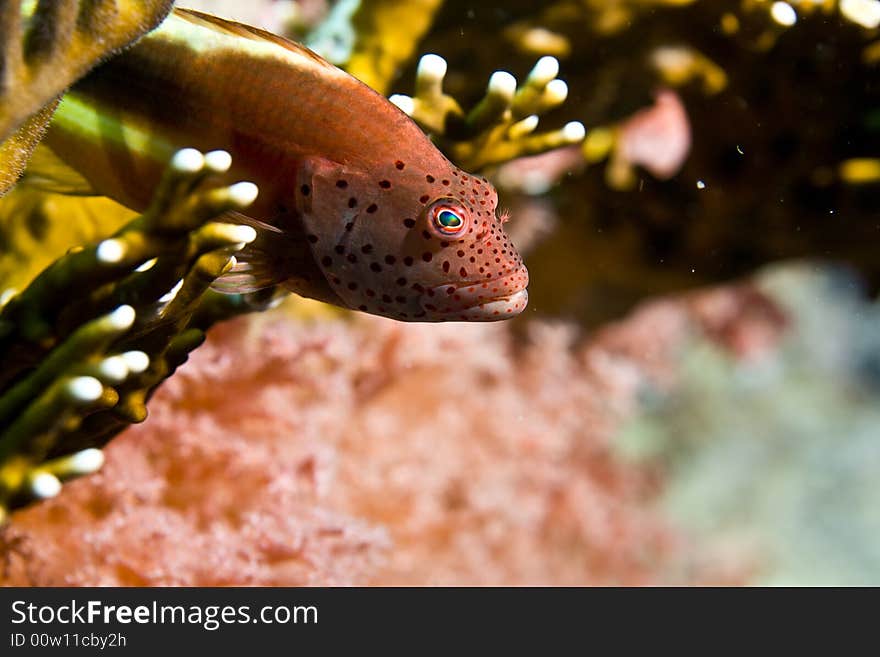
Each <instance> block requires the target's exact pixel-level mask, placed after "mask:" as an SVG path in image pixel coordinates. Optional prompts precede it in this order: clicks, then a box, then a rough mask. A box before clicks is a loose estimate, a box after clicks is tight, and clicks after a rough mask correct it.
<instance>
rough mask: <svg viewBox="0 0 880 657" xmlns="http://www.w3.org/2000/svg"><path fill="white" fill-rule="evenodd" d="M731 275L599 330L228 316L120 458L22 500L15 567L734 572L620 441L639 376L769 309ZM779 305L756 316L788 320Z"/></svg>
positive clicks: (172, 572) (431, 579) (45, 572)
mask: <svg viewBox="0 0 880 657" xmlns="http://www.w3.org/2000/svg"><path fill="white" fill-rule="evenodd" d="M719 294H721V295H722V296H721V301H717V302H711V301H710V300H707V299H706V298H704V299H702V300H700V295H696V296H695V297H693V298H692V299H691V300H690V301H660V302H655V303H652V304H651V305H649V306H646V307H644V308H643V309H641V310H639V311H638V312H636V313H635V314H634V315H633V316H632V317H630V318H629V319H628V320H626V321H623V322H621V323H619V324H616V325H612V326H609V327H606V328H605V329H603V330H602V331H601V332H599V333H598V334H596V335H595V336H593V337H592V338H590V339H588V340H587V341H586V342H584V341H583V340H582V339H580V338H579V337H578V335H577V333H576V331H575V330H574V329H573V328H572V327H571V326H568V325H564V324H553V323H546V322H538V321H532V322H526V323H524V324H523V326H525V327H526V332H525V333H526V337H525V338H517V337H516V335H517V334H516V333H515V332H514V331H513V330H511V325H510V324H457V323H451V324H440V325H406V324H398V323H395V322H392V321H389V320H384V319H381V318H376V317H369V316H358V317H353V318H346V319H344V320H333V321H327V322H324V323H321V324H316V323H312V324H307V323H303V322H298V321H294V320H292V319H289V318H287V317H286V316H282V315H280V314H277V313H276V314H274V315H272V314H270V315H266V316H261V317H252V318H248V319H240V320H236V321H233V322H230V323H228V324H226V325H222V326H219V327H217V328H215V329H214V330H213V331H212V333H211V334H210V336H209V339H208V341H207V343H206V344H205V345H204V346H203V347H202V348H200V349H199V350H197V351H196V352H195V353H194V354H193V356H192V358H191V360H190V362H188V363H187V364H186V365H184V366H183V367H182V368H181V370H180V371H179V372H178V373H177V374H176V375H175V376H174V377H172V378H171V379H170V380H169V381H168V382H167V383H166V384H165V385H164V386H163V387H162V388H161V389H160V390H159V391H158V393H157V394H156V395H155V397H154V399H153V400H152V402H151V405H150V417H149V418H148V420H147V421H146V422H145V423H144V424H143V425H141V426H137V427H133V428H132V429H130V430H128V431H126V432H125V433H124V434H123V435H121V436H119V437H118V438H116V439H115V440H114V441H113V442H112V443H111V444H110V445H109V446H108V448H107V450H106V454H107V464H106V466H105V468H104V469H103V471H102V472H100V473H98V474H96V475H94V476H91V477H89V478H85V479H82V480H79V481H76V482H73V483H71V484H69V485H67V486H65V489H64V491H63V492H62V494H61V495H60V496H59V497H58V498H56V499H53V500H50V501H47V502H44V503H42V504H39V505H35V506H33V507H31V508H28V509H24V510H21V511H19V512H17V513H16V514H14V516H13V518H12V522H11V524H10V525H9V526H7V527H6V528H5V530H3V533H2V534H0V554H2V555H3V556H4V558H5V569H4V571H3V572H4V575H3V580H2V581H3V583H5V584H19V585H21V584H33V585H231V584H252V585H349V584H403V585H411V584H414V585H423V584H444V585H452V584H491V585H501V584H547V585H554V584H557V585H569V584H653V583H664V582H670V581H675V582H679V583H682V582H691V581H719V580H724V581H729V580H730V579H735V576H736V575H735V574H734V575H726V574H725V575H722V574H719V573H717V572H716V573H713V572H711V568H709V567H701V566H700V565H699V559H698V556H694V551H693V549H692V548H691V547H689V546H688V543H687V541H686V540H685V539H684V537H682V536H680V535H679V532H677V530H676V529H675V527H673V526H672V524H671V523H670V521H669V520H668V519H666V518H665V517H664V516H663V514H662V512H661V511H659V510H658V507H657V500H658V494H659V492H660V491H661V490H662V484H663V478H662V471H661V469H660V467H659V466H654V465H651V464H650V463H648V464H636V463H632V462H628V461H625V460H622V458H621V457H619V456H618V455H617V454H616V453H615V451H614V449H613V444H612V439H613V436H614V434H615V431H616V430H617V429H618V427H619V426H620V423H621V421H622V420H623V419H625V418H626V417H628V416H629V415H631V414H632V413H633V411H634V410H635V409H636V407H637V403H636V400H637V395H638V393H639V391H640V390H641V389H642V388H643V387H644V386H646V385H649V384H650V385H665V384H664V381H666V382H668V381H671V380H672V379H673V378H674V369H675V368H674V365H675V362H676V361H675V355H676V353H677V350H678V348H679V347H680V345H681V343H682V341H683V340H684V339H685V338H686V336H687V335H688V334H689V333H691V332H693V330H694V328H695V327H697V328H699V327H701V326H707V327H716V328H715V329H713V330H716V329H717V330H716V332H718V333H719V334H720V336H721V337H724V336H730V335H736V332H735V331H733V332H731V331H732V329H731V326H732V324H733V323H735V322H734V320H733V317H734V316H735V315H736V313H735V312H734V308H736V307H739V308H742V307H743V305H745V306H746V307H759V309H760V308H763V306H762V304H761V303H757V304H756V301H755V298H754V295H751V296H750V294H745V293H740V294H734V293H730V292H726V291H722V292H721V293H719ZM737 304H739V305H737ZM762 312H763V311H761V312H754V313H750V314H747V315H746V316H747V317H748V319H749V321H750V322H752V324H753V325H758V324H760V322H761V321H762V318H765V319H767V321H769V322H770V323H772V321H775V319H776V318H775V317H772V316H771V315H772V314H768V313H766V312H763V314H762ZM718 314H720V315H722V317H721V319H718V318H717V317H716V315H718ZM715 320H717V321H715ZM765 323H767V322H765ZM718 327H722V328H723V330H722V328H718ZM724 327H726V328H724ZM765 328H766V327H765ZM768 330H769V329H768ZM710 334H712V333H711V331H710ZM758 334H759V335H761V336H765V335H767V330H764V329H761V330H759V331H758ZM737 340H738V338H737ZM728 570H729V569H728ZM725 572H727V571H725ZM733 572H734V573H735V572H736V571H735V569H734V571H733Z"/></svg>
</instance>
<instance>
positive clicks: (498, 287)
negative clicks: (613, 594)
mask: <svg viewBox="0 0 880 657" xmlns="http://www.w3.org/2000/svg"><path fill="white" fill-rule="evenodd" d="M0 137H2V143H0V196H2V198H0V583H2V584H3V585H5V586H235V585H247V586H376V585H383V586H385V585H404V586H429V585H438V586H462V585H478V586H513V585H518V586H523V585H525V586H532V585H547V586H619V585H625V586H643V585H644V586H656V585H674V586H687V585H720V586H748V585H783V586H830V585H856V586H858V585H880V296H878V292H880V0H788V1H786V2H782V1H778V2H777V1H771V0H546V1H543V2H535V1H525V0H508V1H503V0H498V1H496V2H474V1H473V0H471V1H470V2H462V1H460V0H446V1H444V0H249V1H248V2H244V1H233V0H187V1H186V2H184V1H183V0H181V2H180V3H175V2H172V1H171V0H139V1H136V0H57V1H54V0H53V1H46V0H25V1H23V2H15V1H13V2H8V3H0Z"/></svg>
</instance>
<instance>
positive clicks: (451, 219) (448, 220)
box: [429, 198, 468, 238]
mask: <svg viewBox="0 0 880 657" xmlns="http://www.w3.org/2000/svg"><path fill="white" fill-rule="evenodd" d="M429 223H430V225H431V228H432V229H433V230H434V232H435V233H436V234H437V236H438V237H445V238H449V237H453V238H454V237H459V236H461V235H463V234H464V233H466V232H467V229H468V212H467V210H466V209H465V208H464V207H462V206H461V204H460V203H458V202H457V201H455V199H451V198H450V199H441V200H440V201H437V202H436V203H434V205H433V206H432V207H431V210H430V212H429Z"/></svg>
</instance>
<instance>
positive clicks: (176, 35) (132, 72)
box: [47, 9, 528, 321]
mask: <svg viewBox="0 0 880 657" xmlns="http://www.w3.org/2000/svg"><path fill="white" fill-rule="evenodd" d="M47 143H48V145H49V146H50V147H51V148H52V150H53V151H54V152H55V153H56V154H57V155H58V156H59V157H61V159H63V160H64V161H65V162H66V163H67V164H69V165H70V166H72V167H73V168H74V169H76V170H77V171H78V172H80V173H81V174H82V175H83V176H84V177H85V178H86V179H87V180H88V181H89V182H90V184H91V185H92V187H93V188H94V189H95V190H97V191H98V192H100V193H102V194H105V195H107V196H110V197H112V198H114V199H116V200H118V201H120V202H121V203H123V204H125V205H127V206H129V207H132V208H133V209H136V210H143V209H144V208H145V207H146V206H147V204H148V203H149V200H150V199H149V195H150V190H151V189H153V188H154V186H155V184H156V183H157V182H158V180H159V177H160V175H161V171H162V168H163V166H164V163H165V162H167V161H168V159H169V158H170V156H171V155H172V154H173V153H174V152H175V151H176V150H178V149H180V148H183V147H194V148H198V149H200V150H202V151H210V150H215V149H224V150H227V151H229V152H230V153H231V154H232V156H233V162H234V168H233V169H232V170H231V171H230V172H229V174H228V175H227V178H228V179H229V182H233V181H235V180H242V179H247V180H252V181H254V182H256V183H257V185H258V186H259V188H260V194H259V197H258V199H257V201H256V202H255V204H254V205H253V206H252V207H251V208H249V209H248V215H249V218H250V219H251V220H253V225H255V227H257V228H258V233H259V236H258V239H257V240H256V241H255V243H254V244H253V245H251V246H249V247H248V248H247V249H246V250H245V251H244V252H243V253H242V257H241V258H240V259H239V260H240V264H239V265H237V268H236V270H235V271H233V272H232V273H231V274H229V275H228V276H227V277H226V280H225V281H221V282H220V289H221V290H223V291H227V292H241V291H249V290H252V289H257V288H259V287H261V286H267V285H272V284H282V285H285V286H286V287H288V288H289V289H290V290H292V291H294V292H296V293H299V294H302V295H304V296H309V297H313V298H317V299H320V300H323V301H328V302H330V303H335V304H337V305H340V306H343V307H346V308H351V309H355V310H361V311H364V312H369V313H373V314H377V315H383V316H387V317H391V318H394V319H398V320H407V321H450V320H452V321H484V320H489V321H491V320H497V319H506V318H508V317H511V316H513V315H516V314H518V313H519V312H521V311H522V310H523V309H524V308H525V306H526V303H527V299H528V296H527V292H526V286H527V285H528V272H527V270H526V268H525V266H524V265H523V262H522V259H521V257H520V256H519V254H518V253H517V251H516V249H515V247H514V246H513V245H512V244H511V243H510V240H509V239H508V237H507V236H506V235H505V233H504V230H503V227H502V223H503V220H502V218H499V217H498V216H497V204H498V197H497V193H496V191H495V189H494V188H493V187H492V185H491V184H490V183H489V182H488V181H487V180H486V179H485V178H481V177H477V176H474V175H471V174H468V173H466V172H464V171H461V170H460V169H458V168H457V167H455V166H454V165H453V164H452V163H450V162H449V161H448V160H447V159H446V158H445V157H444V156H443V155H442V154H441V153H440V152H439V151H438V150H437V148H436V147H435V146H434V145H433V144H432V143H431V141H430V140H429V139H428V138H427V137H426V136H425V135H424V134H423V133H422V132H421V130H420V129H419V128H418V127H417V126H416V125H415V124H414V123H413V122H412V121H411V120H410V119H409V117H407V116H406V115H404V114H403V113H402V112H400V110H398V109H397V108H396V107H395V106H394V105H392V104H391V103H390V102H388V101H387V99H385V98H384V97H383V96H381V95H379V94H377V93H376V92H374V91H373V90H371V89H369V88H368V87H366V86H365V85H363V84H362V83H360V82H359V81H357V80H355V79H354V78H353V77H351V76H349V75H348V74H346V73H344V72H343V71H341V70H340V69H338V68H336V67H333V66H332V65H330V64H329V63H327V62H326V61H324V60H323V59H321V58H320V57H318V56H317V55H315V54H314V53H311V52H310V51H308V50H307V49H305V48H304V47H302V46H299V45H297V44H293V43H291V42H288V41H286V40H283V39H281V38H280V37H277V36H274V35H271V34H268V33H264V32H262V31H259V30H255V29H254V28H250V27H248V26H244V25H240V24H237V23H232V22H229V21H225V20H222V19H219V18H216V17H212V16H208V15H205V14H200V13H198V12H192V11H189V10H180V9H176V10H175V11H174V12H173V13H172V15H171V16H170V17H169V19H168V20H166V21H165V23H163V25H162V26H160V28H159V29H158V30H156V31H154V32H152V33H150V34H149V35H147V36H146V37H145V38H144V39H142V40H141V41H140V42H139V43H138V44H137V45H136V46H134V47H133V48H131V49H129V50H128V51H126V52H124V53H122V54H121V55H119V56H117V57H114V58H112V59H110V60H109V61H108V62H106V63H105V64H103V65H102V66H100V67H98V68H97V69H95V70H94V71H93V72H92V73H90V74H89V75H88V76H87V77H86V78H84V79H83V80H82V81H80V82H79V83H78V84H77V85H75V86H74V88H73V89H72V90H71V91H70V92H69V93H68V95H67V96H65V98H64V100H63V101H62V103H61V105H60V107H59V109H58V111H57V113H56V116H55V119H54V120H53V123H52V125H51V127H50V131H49V134H48V136H47ZM262 225H266V226H271V227H272V228H274V230H261V229H260V226H262Z"/></svg>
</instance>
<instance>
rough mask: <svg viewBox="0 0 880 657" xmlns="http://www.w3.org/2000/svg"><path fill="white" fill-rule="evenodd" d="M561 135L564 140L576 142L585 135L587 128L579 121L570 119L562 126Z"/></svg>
mask: <svg viewBox="0 0 880 657" xmlns="http://www.w3.org/2000/svg"><path fill="white" fill-rule="evenodd" d="M562 136H563V138H564V139H565V140H566V141H570V142H572V143H577V142H579V141H581V140H582V139H583V138H584V137H586V136H587V129H586V128H585V127H584V124H583V123H581V122H580V121H571V122H569V123H566V124H565V126H564V127H563V128H562Z"/></svg>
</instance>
